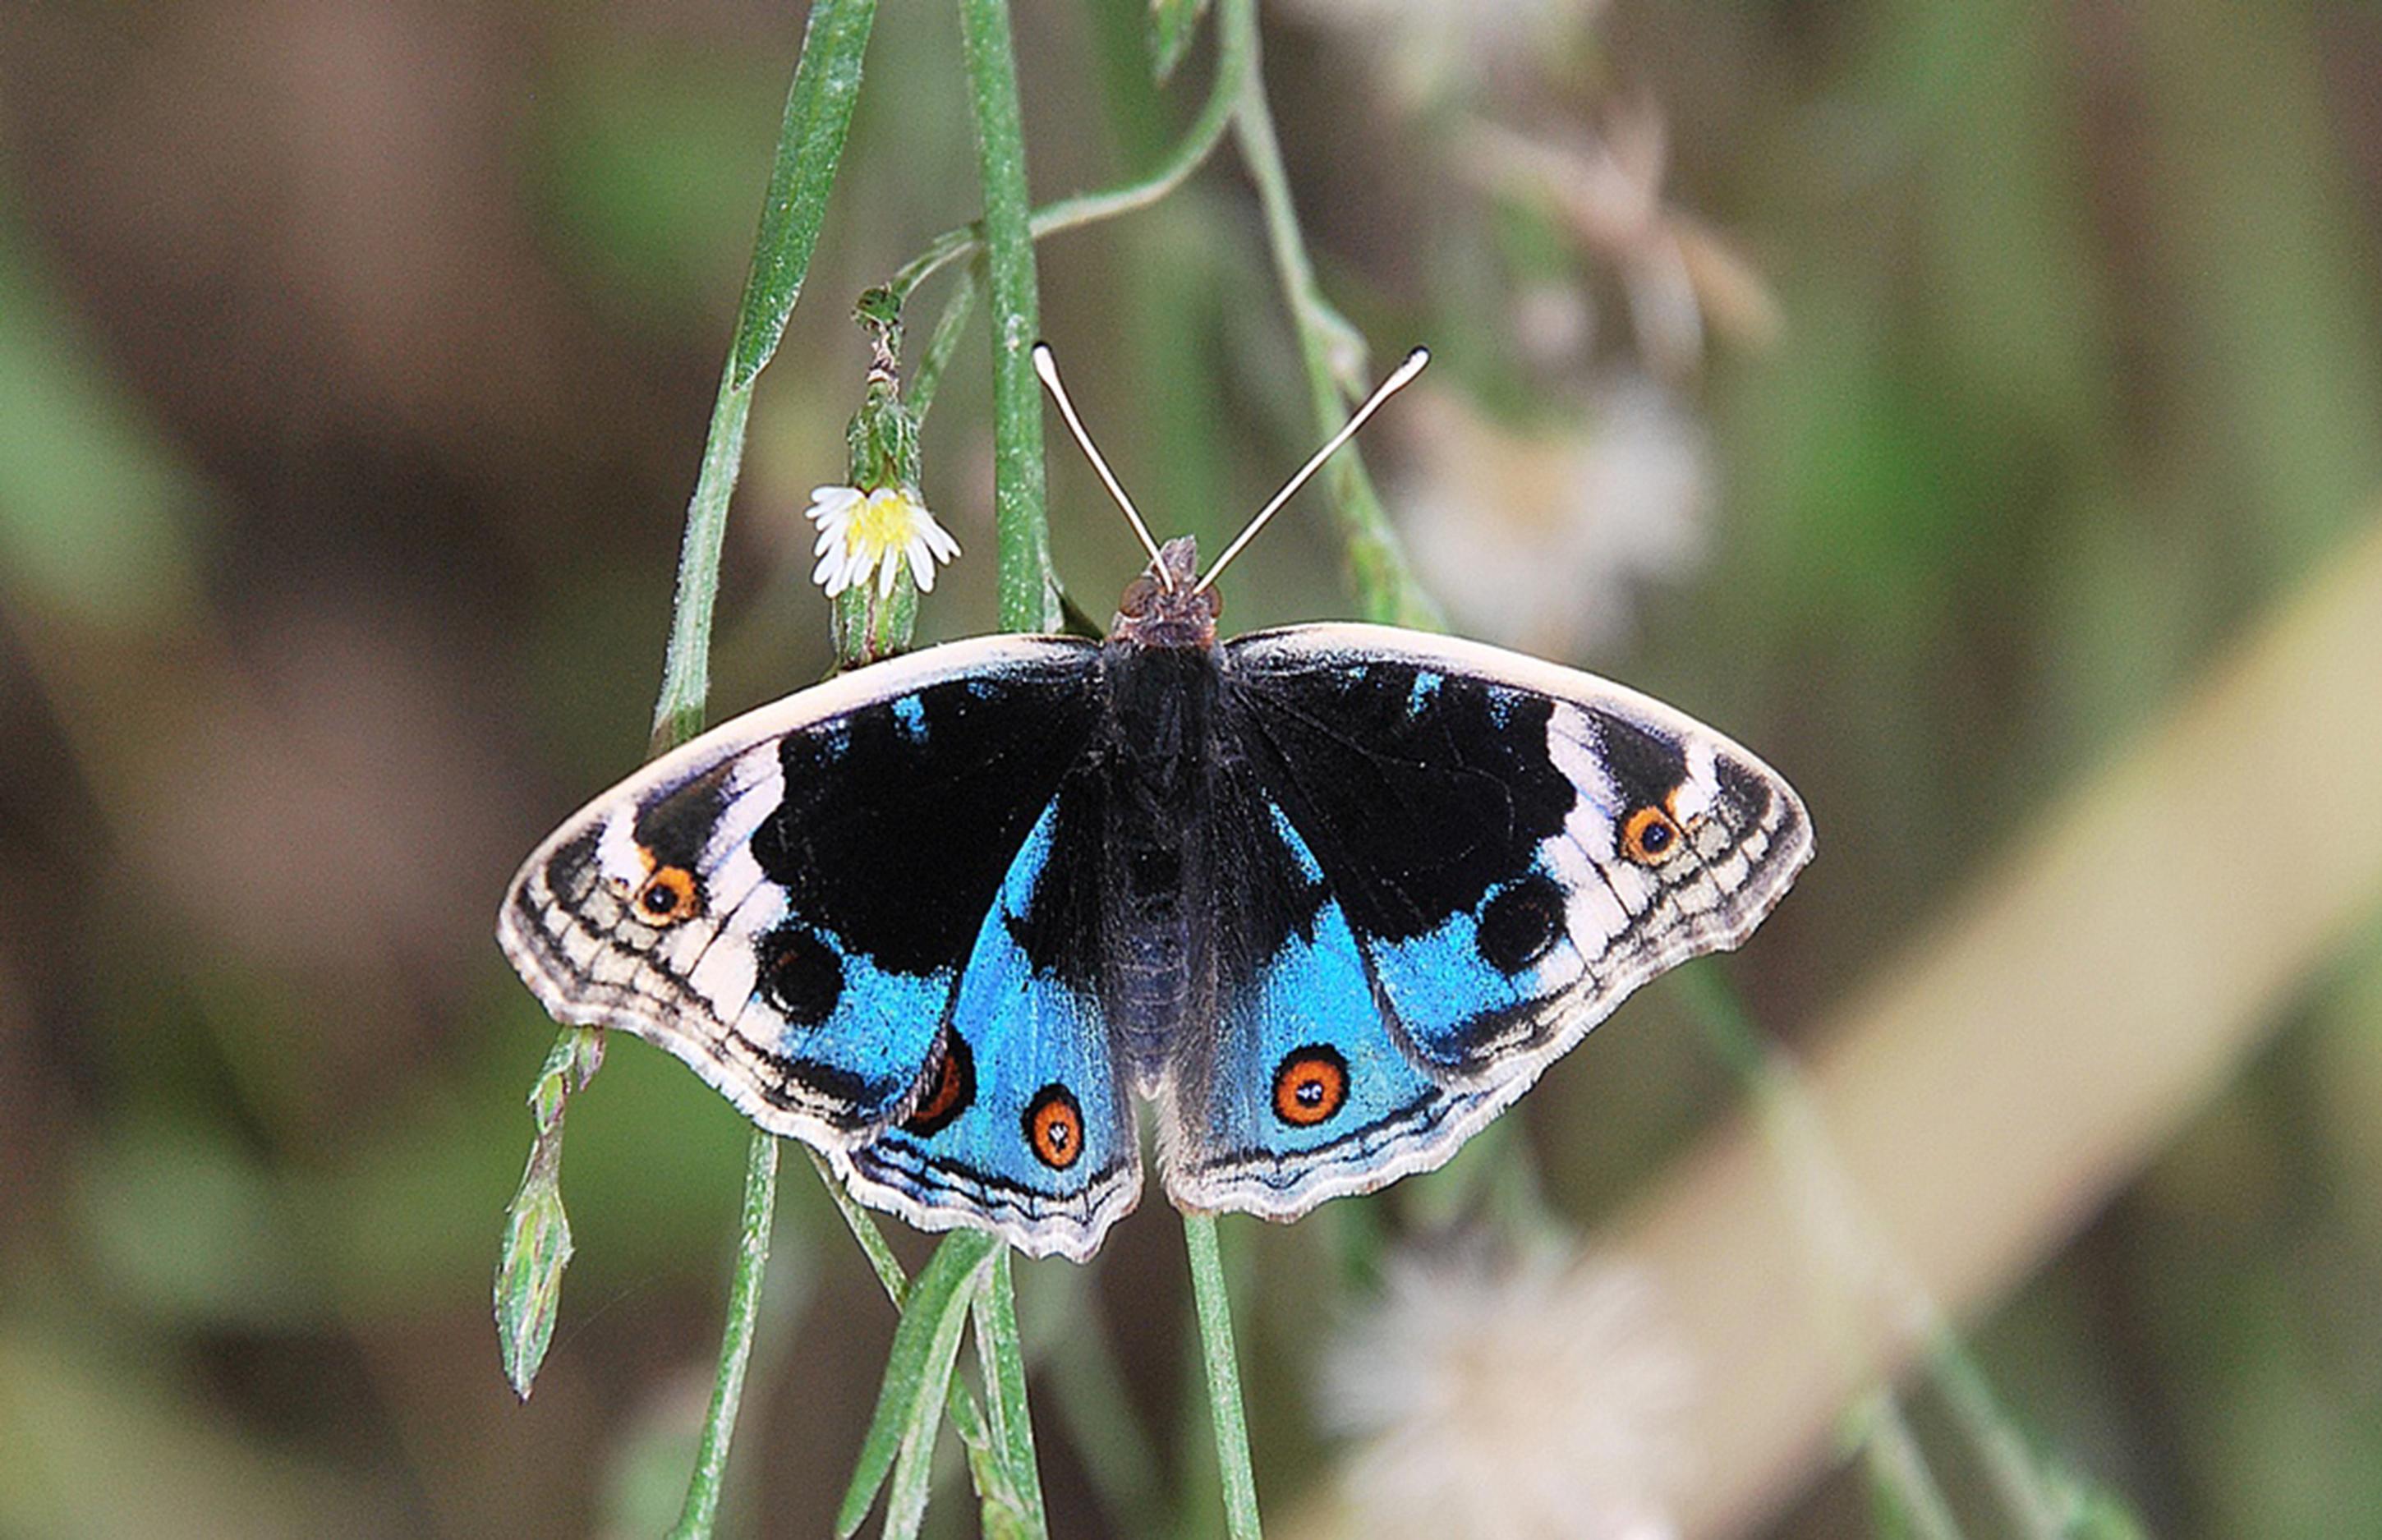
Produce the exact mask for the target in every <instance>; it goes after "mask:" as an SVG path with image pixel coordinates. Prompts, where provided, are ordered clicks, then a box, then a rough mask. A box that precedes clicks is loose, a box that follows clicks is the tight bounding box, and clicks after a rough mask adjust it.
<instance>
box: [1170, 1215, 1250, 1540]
mask: <svg viewBox="0 0 2382 1540" xmlns="http://www.w3.org/2000/svg"><path fill="white" fill-rule="evenodd" d="M1183 1241H1184V1246H1185V1250H1187V1251H1188V1252H1189V1253H1190V1256H1191V1292H1192V1295H1193V1297H1194V1298H1195V1299H1196V1301H1197V1305H1198V1312H1199V1341H1200V1347H1201V1350H1202V1351H1201V1354H1200V1360H1201V1363H1203V1364H1204V1365H1205V1367H1206V1369H1207V1372H1208V1410H1209V1414H1210V1415H1211V1416H1212V1417H1213V1418H1214V1420H1215V1424H1216V1461H1217V1464H1218V1465H1219V1467H1221V1468H1222V1472H1223V1477H1224V1525H1225V1530H1226V1533H1228V1534H1230V1535H1231V1536H1232V1540H1258V1537H1259V1526H1258V1478H1257V1473H1256V1472H1255V1471H1254V1470H1253V1469H1252V1468H1251V1467H1250V1464H1249V1424H1248V1417H1247V1415H1246V1412H1244V1411H1243V1409H1242V1406H1241V1371H1240V1366H1239V1364H1238V1363H1237V1362H1236V1361H1235V1359H1234V1350H1233V1306H1232V1300H1231V1297H1230V1296H1229V1295H1228V1294H1227V1293H1226V1291H1225V1289H1224V1263H1223V1257H1222V1253H1220V1252H1219V1251H1218V1250H1217V1245H1216V1216H1214V1215H1212V1214H1194V1213H1190V1212H1188V1211H1185V1214H1184V1216H1183Z"/></svg>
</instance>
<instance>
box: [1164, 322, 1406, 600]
mask: <svg viewBox="0 0 2382 1540" xmlns="http://www.w3.org/2000/svg"><path fill="white" fill-rule="evenodd" d="M1429 362H1430V348H1416V349H1415V350H1414V351H1413V352H1411V353H1408V354H1407V355H1406V361H1405V362H1404V363H1401V364H1399V365H1398V366H1397V368H1395V369H1394V370H1392V371H1391V372H1390V377H1389V378H1388V379H1386V380H1383V381H1382V382H1381V384H1380V385H1375V386H1374V387H1373V394H1371V395H1370V396H1368V397H1365V404H1364V405H1363V406H1360V407H1358V408H1357V410H1356V413H1355V414H1354V415H1353V416H1351V417H1350V418H1349V419H1348V421H1347V422H1345V423H1344V424H1342V426H1341V429H1340V431H1339V432H1338V433H1336V434H1332V436H1331V437H1330V438H1328V439H1326V440H1324V442H1323V447H1322V448H1320V449H1318V450H1316V451H1315V453H1314V454H1313V455H1312V456H1311V457H1309V458H1308V462H1307V463H1306V464H1305V465H1302V466H1300V467H1299V468H1298V474H1297V475H1295V476H1293V477H1292V478H1291V479H1290V480H1289V481H1288V482H1285V483H1283V489H1282V490H1281V491H1280V492H1277V493H1275V494H1274V495H1273V496H1272V498H1271V500H1269V501H1268V502H1267V504H1266V506H1265V507H1261V508H1259V509H1258V516H1257V517H1256V518H1255V519H1250V520H1249V522H1248V527H1247V528H1246V529H1245V530H1243V531H1242V532H1240V533H1239V534H1237V535H1235V536H1234V538H1233V543H1232V544H1230V545H1227V546H1225V547H1224V554H1223V555H1222V556H1218V557H1217V558H1216V565H1215V566H1213V567H1210V568H1208V575H1207V576H1206V577H1204V578H1202V579H1200V580H1199V581H1197V583H1195V584H1193V585H1192V588H1191V592H1192V593H1206V592H1207V590H1208V586H1209V584H1210V583H1213V582H1214V581H1216V576H1217V574H1218V573H1220V572H1222V571H1223V569H1224V566H1225V564H1226V563H1228V562H1230V561H1231V560H1232V559H1233V558H1234V556H1239V555H1240V554H1241V547H1242V546H1244V545H1246V544H1248V543H1249V542H1250V541H1252V540H1255V539H1256V538H1257V533H1258V532H1259V530H1262V529H1264V528H1265V523H1266V520H1267V519H1271V518H1272V517H1273V516H1274V514H1275V513H1276V511H1278V510H1279V509H1280V508H1281V507H1282V506H1283V504H1284V503H1287V502H1289V501H1290V499H1291V495H1292V494H1293V493H1295V492H1296V491H1297V490H1298V489H1299V488H1300V487H1302V486H1305V485H1306V484H1307V483H1308V478H1309V477H1311V476H1313V475H1314V474H1315V473H1316V472H1317V471H1320V470H1321V469H1322V468H1323V462H1324V461H1325V460H1328V459H1330V458H1332V451H1333V450H1335V449H1337V448H1339V447H1340V446H1342V445H1343V444H1345V443H1347V442H1348V441H1349V440H1350V439H1352V438H1354V437H1356V436H1357V429H1359V428H1361V427H1363V426H1364V425H1365V419H1367V418H1369V417H1370V416H1372V415H1373V413H1374V412H1376V411H1378V410H1380V409H1381V403H1382V402H1384V401H1386V400H1388V399H1389V398H1390V397H1393V396H1394V395H1396V394H1397V393H1398V392H1399V391H1400V390H1401V389H1403V388H1404V387H1405V386H1406V382H1408V381H1409V380H1412V379H1413V378H1414V377H1415V376H1416V375H1417V374H1419V373H1422V366H1423V365H1424V364H1427V363H1429Z"/></svg>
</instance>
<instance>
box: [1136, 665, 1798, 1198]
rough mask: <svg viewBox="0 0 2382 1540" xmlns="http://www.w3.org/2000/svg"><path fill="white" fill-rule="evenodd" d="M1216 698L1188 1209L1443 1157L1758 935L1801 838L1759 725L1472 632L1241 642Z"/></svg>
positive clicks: (1177, 1089) (1176, 1071) (1181, 1069)
mask: <svg viewBox="0 0 2382 1540" xmlns="http://www.w3.org/2000/svg"><path fill="white" fill-rule="evenodd" d="M1222 725H1223V730H1224V735H1225V738H1226V740H1227V741H1226V747H1225V750H1224V753H1223V758H1224V761H1225V770H1224V772H1223V776H1224V778H1225V780H1226V782H1227V783H1228V784H1227V786H1226V788H1225V789H1224V790H1223V791H1222V792H1220V795H1219V798H1218V801H1219V802H1220V803H1222V804H1223V806H1224V807H1225V808H1226V809H1227V813H1225V814H1224V815H1221V816H1220V819H1219V826H1220V830H1221V831H1222V832H1221V834H1220V839H1221V840H1222V844H1221V845H1220V848H1219V851H1218V858H1217V859H1218V862H1219V865H1220V868H1222V869H1226V870H1229V871H1231V872H1233V873H1234V874H1235V876H1234V878H1233V879H1230V880H1233V881H1235V882H1236V883H1237V890H1236V891H1235V892H1234V902H1233V904H1232V906H1230V907H1229V908H1228V909H1227V911H1226V912H1225V913H1224V914H1223V915H1222V916H1220V921H1219V930H1218V933H1217V940H1216V958H1217V972H1218V981H1219V982H1218V1018H1217V1021H1216V1023H1215V1029H1214V1031H1213V1032H1212V1033H1206V1034H1201V1033H1186V1034H1185V1037H1184V1039H1183V1042H1182V1043H1181V1044H1180V1045H1179V1046H1178V1049H1177V1054H1176V1059H1175V1062H1174V1064H1173V1067H1172V1071H1171V1074H1170V1077H1169V1085H1168V1091H1167V1095H1166V1103H1167V1106H1166V1110H1165V1114H1164V1118H1163V1123H1162V1127H1163V1129H1164V1135H1165V1137H1164V1143H1163V1147H1164V1149H1165V1151H1166V1153H1167V1157H1168V1170H1167V1186H1168V1190H1169V1192H1171V1193H1172V1194H1173V1197H1174V1198H1175V1200H1176V1201H1177V1202H1178V1203H1181V1204H1185V1205H1186V1206H1190V1207H1195V1208H1235V1209H1246V1210H1249V1211H1251V1212H1255V1213H1259V1214H1264V1215H1268V1216H1273V1217H1277V1218H1286V1217H1290V1216H1295V1215H1298V1214H1301V1213H1304V1212H1306V1210H1308V1208H1311V1207H1313V1206H1314V1205H1315V1204H1317V1203H1320V1202H1321V1201H1322V1200H1323V1199H1325V1198H1328V1197H1332V1196H1335V1195H1338V1194H1341V1193H1345V1192H1366V1191H1369V1190H1371V1189H1373V1188H1376V1187H1379V1186H1381V1184H1383V1183H1384V1182H1387V1181H1389V1180H1391V1179H1394V1178H1396V1177H1399V1176H1402V1175H1405V1174H1406V1173H1408V1172H1411V1171H1419V1170H1428V1169H1430V1168H1431V1167H1435V1166H1437V1165H1439V1164H1441V1163H1442V1162H1443V1161H1445V1160H1446V1159H1447V1158H1448V1156H1449V1155H1453V1154H1454V1153H1455V1149H1456V1147H1457V1146H1458V1145H1460V1144H1461V1143H1463V1142H1464V1140H1465V1139H1466V1138H1467V1137H1468V1136H1469V1135H1470V1134H1471V1133H1472V1132H1473V1131H1475V1130H1477V1129H1479V1128H1480V1126H1481V1125H1482V1124H1484V1123H1486V1122H1487V1121H1488V1120H1489V1119H1490V1118H1492V1117H1494V1116H1495V1115H1496V1114H1497V1113H1498V1111H1500V1110H1501V1109H1503V1108H1504V1106H1507V1105H1508V1104H1510V1103H1511V1102H1512V1101H1513V1100H1514V1099H1515V1098H1516V1097H1517V1096H1519V1095H1520V1094H1522V1093H1523V1092H1524V1091H1525V1090H1527V1089H1528V1088H1529V1085H1530V1084H1531V1083H1532V1082H1534V1081H1535V1080H1536V1079H1537V1078H1538V1076H1539V1075H1540V1073H1541V1071H1542V1070H1544V1069H1546V1067H1547V1066H1548V1065H1549V1064H1551V1063H1553V1061H1554V1059H1555V1058H1557V1057H1560V1056H1561V1055H1562V1054H1563V1053H1565V1051H1566V1050H1568V1049H1569V1048H1570V1047H1571V1046H1572V1045H1574V1044H1576V1043H1578V1041H1579V1039H1580V1038H1581V1036H1582V1035H1584V1034H1585V1033H1587V1032H1588V1030H1589V1029H1590V1027H1593V1026H1594V1025H1595V1024H1596V1023H1597V1022H1599V1021H1602V1020H1603V1019H1604V1018H1605V1017H1606V1016H1607V1015H1609V1014H1610V1013H1611V1012H1612V1010H1613V1009H1614V1008H1615V1006H1617V1005H1618V1004H1619V1003H1620V1002H1621V1000H1622V999H1623V998H1624V997H1625V996H1627V995H1628V994H1629V993H1630V991H1632V990H1634V989H1635V988H1637V987H1638V986H1639V984H1643V983H1645V982H1646V981H1647V980H1648V979H1651V978H1652V977H1654V976H1655V975H1656V974H1658V973H1660V972H1663V971H1664V970H1665V969H1668V968H1670V967H1673V966H1675V965H1676V964H1677V963H1679V962H1682V961H1685V960H1686V959H1688V958H1690V957H1694V956H1697V955H1699V954H1701V953H1704V952H1710V951H1714V950H1718V949H1722V948H1725V947H1734V946H1736V945H1737V944H1738V943H1739V942H1741V941H1743V940H1744V939H1745V937H1746V936H1747V935H1749V934H1750V932H1751V931H1752V929H1753V927H1754V926H1755V925H1756V924H1757V923H1760V921H1761V920H1762V916H1764V915H1765V914H1767V913H1768V912H1769V911H1770V909H1771V907H1772V906H1773V905H1774V904H1775V903H1776V902H1777V901H1778V898H1780V896H1781V895H1782V894H1784V893H1785V892H1786V890H1787V885H1788V884H1789V883H1790V882H1792V881H1793V879H1794V876H1795V874H1796V872H1797V871H1798V870H1799V869H1800V868H1801V866H1802V864H1803V863H1804V862H1805V861H1807V860H1808V859H1810V856H1811V825H1810V823H1809V820H1808V818H1807V816H1806V814H1805V813H1804V810H1803V805H1802V802H1801V801H1800V800H1799V798H1798V797H1797V796H1796V794H1795V792H1794V790H1793V788H1790V787H1789V786H1788V785H1787V782H1786V781H1785V780H1784V779H1783V778H1781V777H1780V776H1778V775H1777V774H1776V773H1775V772H1774V771H1773V770H1771V769H1770V768H1769V767H1768V766H1766V765H1764V764H1762V762H1761V761H1760V760H1758V759H1756V758H1754V757H1753V756H1752V755H1751V754H1750V753H1748V752H1746V751H1744V750H1743V749H1741V748H1739V747H1737V745H1736V744H1734V743H1732V742H1730V741H1729V740H1728V739H1725V738H1723V737H1721V736H1720V735H1719V734H1718V733H1715V732H1713V730H1712V729H1711V728H1709V727H1703V726H1702V725H1701V724H1699V723H1697V722H1694V721H1692V720H1690V719H1688V717H1686V716H1683V715H1680V714H1679V713H1677V712H1675V711H1673V710H1671V709H1670V708H1668V707H1667V706H1664V705H1663V704H1661V703H1658V702H1655V701H1651V700H1649V699H1647V698H1646V697H1644V696H1642V695H1639V694H1637V693H1636V692H1634V691H1628V690H1625V689H1623V688H1621V687H1620V686H1617V685H1614V684H1611V683H1608V682H1606V681H1604V680H1602V679H1599V678H1594V677H1592V676H1590V675H1587V674H1582V673H1578V672H1576V671H1574V670H1572V669H1568V668H1562V667H1558V666H1554V665H1552V664H1548V663H1544V662H1541V661H1540V660H1537V659H1534V658H1529V657H1525V656H1523V655H1521V654H1514V653H1508V652H1505V651H1503V650H1501V649H1498V648H1493V647H1488V646H1484V645H1482V644H1480V643H1478V642H1462V641H1457V640H1455V639H1451V638H1443V637H1435V636H1430V635H1426V634H1423V633H1420V632H1415V631H1406V630H1398V629H1390V628H1386V627H1377V626H1355V625H1333V626H1305V627H1294V628H1289V629H1283V630H1278V631H1269V632H1260V633H1257V634H1254V635H1250V636H1245V637H1242V638H1239V639H1237V640H1236V641H1234V642H1232V643H1230V644H1229V645H1228V646H1227V648H1226V660H1225V687H1224V703H1223V709H1222ZM1233 810H1239V812H1238V813H1237V814H1235V813H1234V811H1233ZM1235 816H1237V817H1238V822H1237V825H1236V823H1235ZM1268 916H1272V917H1273V918H1272V919H1271V920H1268V919H1267V918H1266V917H1268ZM1248 917H1255V919H1254V920H1252V919H1250V918H1248Z"/></svg>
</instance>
